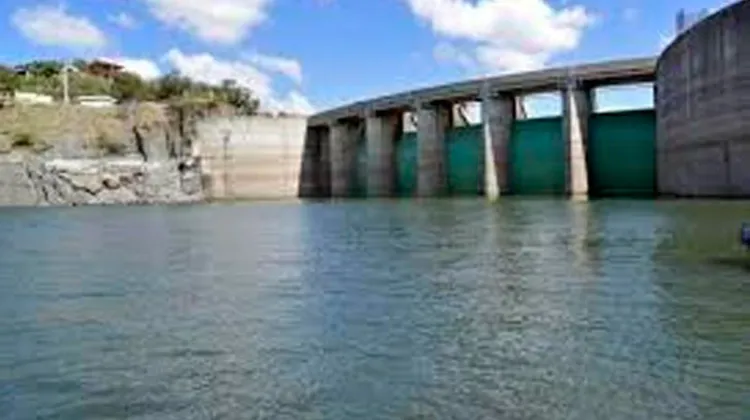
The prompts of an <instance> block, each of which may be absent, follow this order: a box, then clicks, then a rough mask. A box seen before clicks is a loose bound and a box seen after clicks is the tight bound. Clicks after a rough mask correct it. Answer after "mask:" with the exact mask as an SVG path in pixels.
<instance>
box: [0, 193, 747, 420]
mask: <svg viewBox="0 0 750 420" xmlns="http://www.w3.org/2000/svg"><path fill="white" fill-rule="evenodd" d="M748 210H750V208H749V207H747V205H745V204H741V203H719V202H647V201H611V202H610V201H601V202H593V203H569V202H565V201H554V200H511V201H505V202H502V203H501V204H497V205H490V204H488V203H485V202H483V201H473V200H467V201H462V200H444V201H422V202H414V201H383V202H352V203H339V204H326V203H317V204H255V205H211V206H196V207H175V208H170V207H149V208H85V209H73V210H61V209H38V210H7V211H5V210H4V211H2V212H0V286H2V290H3V293H2V294H0V412H2V413H3V416H2V418H9V419H37V418H42V419H44V418H50V419H89V418H90V419H99V418H138V419H203V418H295V419H296V418H306V419H307V418H310V419H349V418H372V419H416V418H466V419H477V418H530V419H531V418H544V419H558V418H559V419H601V418H608V419H632V418H648V419H662V418H675V419H690V418H696V419H698V418H717V419H735V418H737V419H739V418H745V417H746V416H747V413H750V363H748V362H750V360H749V359H748V353H747V350H746V349H747V348H750V280H748V279H749V276H748V271H747V261H748V258H746V256H745V253H744V251H743V250H742V249H741V248H740V247H739V243H738V241H737V232H738V231H737V229H739V226H740V223H741V222H742V221H743V220H744V219H748V218H750V214H748ZM743 416H744V417H743Z"/></svg>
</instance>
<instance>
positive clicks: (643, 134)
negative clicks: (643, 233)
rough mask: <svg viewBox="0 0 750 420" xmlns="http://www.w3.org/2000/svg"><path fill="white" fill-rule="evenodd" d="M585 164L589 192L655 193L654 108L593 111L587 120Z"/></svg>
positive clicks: (619, 194)
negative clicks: (587, 134)
mask: <svg viewBox="0 0 750 420" xmlns="http://www.w3.org/2000/svg"><path fill="white" fill-rule="evenodd" d="M588 168H589V179H590V183H589V189H590V193H591V195H592V196H599V197H641V196H646V197H649V196H654V195H655V194H656V113H655V112H654V110H652V109H648V110H637V111H626V112H613V113H604V114H595V115H592V116H591V119H590V120H589V146H588Z"/></svg>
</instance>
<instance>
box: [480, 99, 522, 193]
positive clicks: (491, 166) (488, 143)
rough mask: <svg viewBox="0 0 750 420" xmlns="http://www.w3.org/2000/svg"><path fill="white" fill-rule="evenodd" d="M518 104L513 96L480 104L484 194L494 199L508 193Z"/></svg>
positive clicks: (485, 100)
mask: <svg viewBox="0 0 750 420" xmlns="http://www.w3.org/2000/svg"><path fill="white" fill-rule="evenodd" d="M516 107H517V101H516V100H515V98H514V97H513V96H512V95H507V94H505V95H502V94H501V95H498V96H488V97H486V98H485V99H484V100H483V101H482V114H483V118H482V120H483V122H482V124H483V130H484V194H485V196H486V197H487V198H488V199H490V200H496V199H497V198H498V197H500V196H501V195H502V194H505V193H507V192H508V190H509V185H508V182H509V179H508V174H509V161H510V159H509V158H508V152H509V148H510V139H511V135H512V133H513V121H514V119H515V115H514V112H515V111H516V109H517V108H516Z"/></svg>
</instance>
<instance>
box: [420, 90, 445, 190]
mask: <svg viewBox="0 0 750 420" xmlns="http://www.w3.org/2000/svg"><path fill="white" fill-rule="evenodd" d="M417 108H418V109H417V161H418V165H417V166H418V171H419V173H418V175H417V195H418V196H419V197H436V196H440V195H442V194H444V193H445V191H446V186H447V180H446V172H447V171H446V165H445V132H446V131H447V130H448V129H450V128H451V126H452V121H451V117H452V116H453V112H452V107H451V105H450V104H442V103H441V104H421V105H420V106H418V107H417Z"/></svg>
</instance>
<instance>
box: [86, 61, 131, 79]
mask: <svg viewBox="0 0 750 420" xmlns="http://www.w3.org/2000/svg"><path fill="white" fill-rule="evenodd" d="M123 69H124V67H123V66H122V65H120V64H117V63H114V62H112V61H107V60H102V59H97V60H94V61H91V62H90V63H88V64H87V65H86V67H85V68H84V69H83V71H84V72H86V73H88V74H90V75H92V76H99V77H104V78H106V79H114V78H115V77H117V76H118V75H119V74H120V73H121V72H122V70H123Z"/></svg>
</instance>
